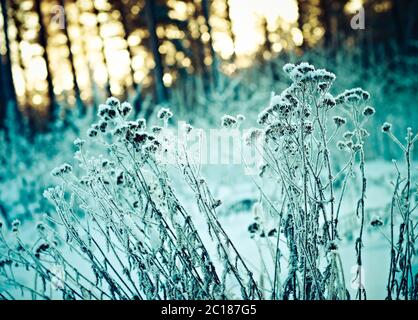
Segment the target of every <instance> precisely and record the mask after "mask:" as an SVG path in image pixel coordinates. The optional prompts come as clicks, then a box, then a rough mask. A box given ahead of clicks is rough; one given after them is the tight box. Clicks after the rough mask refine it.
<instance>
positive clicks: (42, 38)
mask: <svg viewBox="0 0 418 320" xmlns="http://www.w3.org/2000/svg"><path fill="white" fill-rule="evenodd" d="M41 2H42V1H41V0H35V11H36V14H37V15H38V19H39V44H40V45H41V46H42V48H43V54H42V57H43V59H44V61H45V66H46V70H47V75H46V81H47V84H48V98H49V118H50V120H55V118H56V116H57V114H56V112H57V110H56V107H57V104H56V99H55V94H54V85H53V82H52V75H51V70H50V68H49V66H50V65H49V56H48V40H47V39H48V34H47V30H46V27H45V23H44V15H43V13H42V8H41Z"/></svg>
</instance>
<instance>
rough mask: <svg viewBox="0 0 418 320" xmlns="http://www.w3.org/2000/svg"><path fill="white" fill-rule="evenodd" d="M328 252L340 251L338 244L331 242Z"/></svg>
mask: <svg viewBox="0 0 418 320" xmlns="http://www.w3.org/2000/svg"><path fill="white" fill-rule="evenodd" d="M327 250H328V251H335V250H338V244H337V242H336V241H330V242H328V246H327Z"/></svg>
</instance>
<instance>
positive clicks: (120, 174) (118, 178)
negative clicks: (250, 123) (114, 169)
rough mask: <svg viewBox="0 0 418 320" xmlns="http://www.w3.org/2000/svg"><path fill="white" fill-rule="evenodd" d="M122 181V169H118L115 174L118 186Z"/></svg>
mask: <svg viewBox="0 0 418 320" xmlns="http://www.w3.org/2000/svg"><path fill="white" fill-rule="evenodd" d="M123 182H124V176H123V171H119V172H118V174H117V176H116V184H117V185H118V186H120V185H122V184H123Z"/></svg>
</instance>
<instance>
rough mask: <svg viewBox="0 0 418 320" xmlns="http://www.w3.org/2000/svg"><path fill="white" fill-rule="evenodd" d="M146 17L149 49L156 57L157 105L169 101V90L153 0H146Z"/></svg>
mask: <svg viewBox="0 0 418 320" xmlns="http://www.w3.org/2000/svg"><path fill="white" fill-rule="evenodd" d="M144 9H145V15H146V20H147V28H148V32H149V39H148V41H149V47H150V48H151V52H152V55H153V57H154V62H155V67H154V83H155V97H156V102H157V103H162V102H165V101H167V99H168V94H167V89H166V88H165V86H164V82H163V64H162V59H161V55H160V52H159V51H158V48H159V39H158V36H157V21H156V5H155V2H154V1H153V0H145V7H144Z"/></svg>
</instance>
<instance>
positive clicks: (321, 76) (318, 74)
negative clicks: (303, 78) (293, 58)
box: [311, 69, 336, 87]
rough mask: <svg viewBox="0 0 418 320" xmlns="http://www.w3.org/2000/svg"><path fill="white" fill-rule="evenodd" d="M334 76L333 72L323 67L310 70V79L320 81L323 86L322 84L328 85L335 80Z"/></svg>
mask: <svg viewBox="0 0 418 320" xmlns="http://www.w3.org/2000/svg"><path fill="white" fill-rule="evenodd" d="M335 78H336V77H335V74H333V73H332V72H329V71H327V70H325V69H317V70H315V71H312V72H311V79H312V80H313V81H314V82H315V83H322V86H324V84H327V86H328V87H329V86H330V85H331V83H332V82H333V81H334V80H335Z"/></svg>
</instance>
